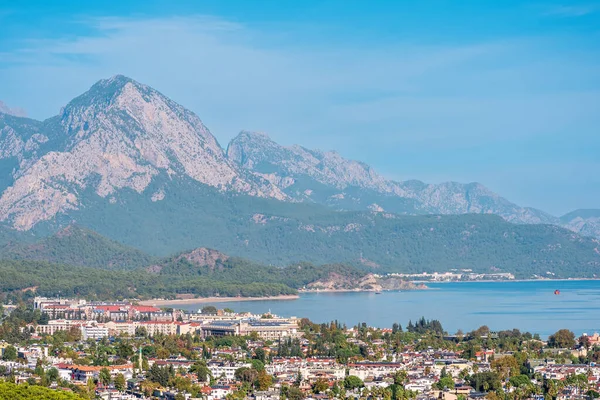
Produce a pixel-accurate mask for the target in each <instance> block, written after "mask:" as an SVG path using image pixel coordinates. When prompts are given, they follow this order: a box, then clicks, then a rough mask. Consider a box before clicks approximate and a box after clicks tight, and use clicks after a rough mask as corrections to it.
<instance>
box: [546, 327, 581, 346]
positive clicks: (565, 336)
mask: <svg viewBox="0 0 600 400" xmlns="http://www.w3.org/2000/svg"><path fill="white" fill-rule="evenodd" d="M548 346H550V347H557V348H561V349H564V348H567V349H570V348H571V347H573V346H575V334H574V333H573V332H571V331H570V330H568V329H561V330H559V331H557V332H556V333H555V334H554V335H551V336H550V337H549V338H548Z"/></svg>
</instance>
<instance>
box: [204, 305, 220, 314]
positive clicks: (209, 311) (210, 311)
mask: <svg viewBox="0 0 600 400" xmlns="http://www.w3.org/2000/svg"><path fill="white" fill-rule="evenodd" d="M218 311H219V310H217V307H215V306H205V307H202V311H201V312H202V314H216V313H217V312H218Z"/></svg>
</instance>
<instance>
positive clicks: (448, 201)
mask: <svg viewBox="0 0 600 400" xmlns="http://www.w3.org/2000/svg"><path fill="white" fill-rule="evenodd" d="M227 157H228V158H229V159H230V160H231V161H232V162H234V163H236V164H237V165H239V166H240V167H242V168H245V169H249V170H252V171H254V172H256V173H257V174H259V175H260V176H262V177H263V178H265V179H267V180H269V181H270V182H272V183H273V184H274V185H277V186H278V187H279V188H280V189H281V190H282V191H284V192H285V193H286V194H287V195H288V196H290V197H291V198H293V199H295V200H297V201H313V202H316V203H324V204H327V205H329V206H333V207H335V208H338V209H359V210H367V209H370V210H375V211H378V212H384V211H387V212H393V213H400V214H466V213H477V214H497V215H500V216H502V217H503V218H504V219H506V220H507V221H511V222H516V223H557V222H558V220H557V218H555V217H553V216H551V215H549V214H546V213H544V212H542V211H539V210H535V209H531V208H523V207H519V206H517V205H516V204H513V203H511V202H509V201H508V200H506V199H504V198H502V197H500V196H499V195H497V194H495V193H493V192H491V191H490V190H488V189H487V188H485V187H484V186H483V185H481V184H479V183H469V184H461V183H456V182H446V183H441V184H438V185H431V184H426V183H423V182H421V181H416V180H413V181H406V182H395V181H391V180H386V179H385V178H383V177H382V176H381V175H379V174H378V173H377V172H375V171H374V170H373V169H372V168H371V167H370V166H368V165H366V164H364V163H362V162H358V161H353V160H347V159H345V158H343V157H341V156H340V155H339V154H337V153H335V152H321V151H315V150H308V149H306V148H304V147H301V146H297V145H294V146H290V147H284V146H281V145H279V144H277V143H275V142H274V141H272V140H271V139H270V138H269V137H268V136H267V135H265V134H263V133H254V132H246V131H244V132H241V133H240V134H239V135H238V136H237V137H236V138H234V139H233V140H232V141H231V143H229V146H228V148H227Z"/></svg>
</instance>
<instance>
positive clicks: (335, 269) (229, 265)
mask: <svg viewBox="0 0 600 400" xmlns="http://www.w3.org/2000/svg"><path fill="white" fill-rule="evenodd" d="M332 273H335V274H339V275H341V276H345V277H349V278H354V279H359V278H361V277H362V276H364V274H365V272H364V271H359V270H358V269H357V268H355V267H352V266H349V265H343V264H331V265H321V266H319V265H314V264H311V263H306V262H304V263H295V264H292V265H290V266H288V267H285V268H279V267H274V266H265V265H261V264H258V263H254V262H251V261H248V260H245V259H242V258H238V257H232V258H229V259H227V260H219V261H218V263H217V265H216V266H215V267H214V268H213V267H211V266H208V265H198V264H196V263H194V262H191V261H189V260H188V259H186V258H184V257H179V256H177V257H172V258H170V259H168V260H167V261H165V262H164V263H163V264H162V268H161V270H160V275H161V276H164V277H171V278H173V277H179V278H182V279H183V278H186V279H188V278H190V277H204V278H208V279H211V280H215V281H219V282H230V283H238V284H250V283H252V282H263V283H270V284H273V283H283V284H285V285H287V286H289V287H292V288H295V289H300V288H302V287H304V286H306V285H308V284H309V283H311V282H315V281H317V280H321V279H326V278H328V277H329V276H330V274H332Z"/></svg>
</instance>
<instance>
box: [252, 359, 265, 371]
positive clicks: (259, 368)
mask: <svg viewBox="0 0 600 400" xmlns="http://www.w3.org/2000/svg"><path fill="white" fill-rule="evenodd" d="M250 364H251V365H252V368H253V369H255V370H257V371H264V369H265V364H264V363H263V362H262V361H260V360H256V359H253V360H250Z"/></svg>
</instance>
